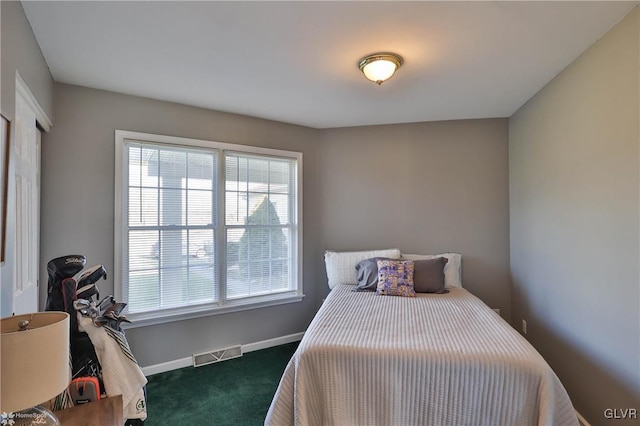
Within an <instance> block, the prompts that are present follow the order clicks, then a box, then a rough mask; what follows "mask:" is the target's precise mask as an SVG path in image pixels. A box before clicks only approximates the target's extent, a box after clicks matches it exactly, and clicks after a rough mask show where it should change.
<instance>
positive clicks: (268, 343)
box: [242, 331, 304, 353]
mask: <svg viewBox="0 0 640 426" xmlns="http://www.w3.org/2000/svg"><path fill="white" fill-rule="evenodd" d="M302 336H304V331H303V332H300V333H295V334H289V335H286V336H281V337H276V338H273V339H268V340H262V341H260V342H255V343H248V344H246V345H242V353H245V352H253V351H259V350H260V349H267V348H271V347H274V346H280V345H286V344H287V343H293V342H299V341H300V340H302Z"/></svg>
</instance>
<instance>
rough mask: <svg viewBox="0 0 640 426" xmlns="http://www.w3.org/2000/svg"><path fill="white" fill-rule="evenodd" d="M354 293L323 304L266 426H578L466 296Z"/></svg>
mask: <svg viewBox="0 0 640 426" xmlns="http://www.w3.org/2000/svg"><path fill="white" fill-rule="evenodd" d="M352 290H353V286H352V285H337V286H335V287H334V288H333V289H332V291H331V292H330V293H329V295H328V296H327V298H326V300H325V302H324V303H323V305H322V307H321V308H320V310H319V311H318V313H317V314H316V316H315V318H314V319H313V320H312V322H311V324H310V325H309V328H308V329H307V331H306V333H305V335H304V338H303V339H302V341H301V342H300V345H299V347H298V349H297V351H296V352H295V354H294V355H293V357H292V359H291V360H290V362H289V363H288V365H287V367H286V369H285V371H284V374H283V376H282V379H281V381H280V384H279V386H278V389H277V391H276V394H275V396H274V398H273V401H272V404H271V406H270V408H269V411H268V413H267V417H266V419H265V424H266V425H278V426H279V425H294V424H295V425H372V426H373V425H385V426H387V425H456V426H458V425H488V426H499V425H505V426H507V425H508V426H516V425H562V426H573V425H578V421H577V417H576V414H575V411H574V409H573V406H572V404H571V401H570V399H569V397H568V395H567V393H566V391H565V389H564V387H563V386H562V384H561V383H560V381H559V379H558V378H557V376H556V375H555V373H554V372H553V371H552V370H551V368H550V367H549V365H548V364H547V363H546V362H545V361H544V359H543V358H542V357H541V356H540V354H539V353H538V352H537V351H536V350H535V349H534V348H533V347H532V346H531V345H530V344H529V343H528V342H527V341H526V340H525V339H524V338H523V337H522V336H520V335H519V333H518V332H516V331H515V330H514V329H513V328H511V327H510V326H509V325H508V324H507V323H506V322H505V321H504V320H502V319H501V318H500V317H499V315H498V314H497V313H495V312H494V311H493V310H491V309H490V308H489V307H488V306H487V305H485V304H484V303H483V302H482V301H480V300H479V299H478V298H477V297H475V296H474V295H472V294H471V293H470V292H468V291H467V290H465V289H463V288H450V289H449V290H450V291H449V293H447V294H418V295H417V297H393V296H379V295H376V293H374V292H353V291H352Z"/></svg>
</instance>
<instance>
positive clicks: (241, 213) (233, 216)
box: [225, 191, 247, 225]
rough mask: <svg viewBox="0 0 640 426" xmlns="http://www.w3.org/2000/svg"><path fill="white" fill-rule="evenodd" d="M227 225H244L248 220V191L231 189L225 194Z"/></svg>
mask: <svg viewBox="0 0 640 426" xmlns="http://www.w3.org/2000/svg"><path fill="white" fill-rule="evenodd" d="M225 215H226V223H227V225H244V224H245V223H246V220H247V194H246V192H236V191H229V192H227V193H226V194H225Z"/></svg>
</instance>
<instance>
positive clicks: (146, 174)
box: [126, 142, 219, 313]
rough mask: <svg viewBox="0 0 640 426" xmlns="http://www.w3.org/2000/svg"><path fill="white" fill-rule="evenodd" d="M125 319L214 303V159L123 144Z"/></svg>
mask: <svg viewBox="0 0 640 426" xmlns="http://www.w3.org/2000/svg"><path fill="white" fill-rule="evenodd" d="M126 153H127V158H128V161H127V165H128V171H129V173H128V175H129V179H128V185H127V186H128V215H127V219H128V232H127V234H128V235H127V238H128V241H127V247H128V251H127V260H128V262H127V264H128V303H129V312H132V313H135V312H144V311H149V310H155V309H162V308H167V307H173V306H183V305H190V304H194V303H203V302H213V301H217V300H218V297H219V294H218V291H217V290H218V286H217V285H216V276H217V272H216V271H217V268H218V264H217V261H216V260H217V257H216V256H215V253H214V247H215V242H216V241H215V240H216V232H215V228H216V225H217V216H216V214H217V208H216V202H217V195H216V192H217V182H216V180H217V176H218V170H217V169H218V158H217V153H216V152H211V151H205V150H197V149H185V148H171V147H164V146H160V145H153V144H141V143H139V142H128V143H126Z"/></svg>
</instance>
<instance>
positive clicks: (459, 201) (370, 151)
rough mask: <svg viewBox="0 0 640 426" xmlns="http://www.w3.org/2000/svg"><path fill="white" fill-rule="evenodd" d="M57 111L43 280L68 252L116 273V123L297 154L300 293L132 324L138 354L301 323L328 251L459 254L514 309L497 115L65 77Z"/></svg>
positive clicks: (48, 152) (143, 357)
mask: <svg viewBox="0 0 640 426" xmlns="http://www.w3.org/2000/svg"><path fill="white" fill-rule="evenodd" d="M55 109H56V126H55V127H54V128H53V129H52V131H51V132H50V133H49V134H47V135H45V137H44V139H43V148H42V158H43V162H42V233H41V241H42V245H41V256H42V260H43V261H42V262H41V274H40V277H41V280H46V269H45V264H46V261H48V260H49V259H52V258H54V257H57V256H61V255H64V254H69V253H80V254H84V255H86V256H87V258H88V263H90V264H95V263H104V265H105V266H106V268H107V269H108V270H109V271H112V270H113V234H114V232H113V215H114V212H113V196H114V188H113V185H114V130H115V129H123V130H132V131H140V132H148V133H158V134H166V135H174V136H181V137H189V138H198V139H209V140H216V141H221V142H230V143H240V144H255V145H258V146H266V147H272V148H280V149H288V150H296V151H301V152H303V154H304V188H303V191H304V293H305V294H306V298H305V300H304V301H303V302H302V303H299V304H289V305H281V306H276V307H270V308H263V309H256V310H251V311H245V312H238V313H232V314H224V315H215V316H211V317H207V318H200V319H193V320H186V321H180V322H174V323H169V324H161V325H156V326H149V327H143V328H134V329H130V330H129V331H128V332H127V334H128V337H129V340H130V343H131V346H132V348H133V350H134V352H135V353H136V355H137V357H138V358H139V361H140V363H141V364H142V365H151V364H156V363H160V362H166V361H170V360H174V359H178V358H182V357H186V356H190V355H191V354H192V353H194V352H199V351H204V350H207V349H213V348H219V347H225V346H229V345H233V344H245V343H251V342H255V341H259V340H264V339H269V338H273V337H278V336H282V335H286V334H290V333H295V332H300V331H304V330H305V329H306V326H307V325H308V323H309V321H310V319H311V318H312V316H313V315H314V314H315V312H316V310H317V308H318V306H319V304H320V300H321V298H322V297H323V296H324V295H325V294H326V293H327V292H328V287H327V285H326V275H325V272H324V264H323V257H322V253H323V251H324V250H326V249H336V250H346V249H371V248H377V247H391V246H394V247H396V246H397V247H400V248H401V249H403V250H404V251H406V252H417V253H436V252H442V251H457V252H460V253H462V254H463V256H464V258H463V270H464V278H463V280H464V285H465V286H466V287H467V288H468V289H469V290H471V291H472V292H474V293H475V294H477V295H478V296H480V297H481V298H482V299H483V300H485V301H486V302H487V303H488V304H489V305H491V306H493V307H497V308H500V309H501V310H502V312H503V315H504V316H505V317H506V318H508V317H509V309H510V306H509V300H510V295H509V274H508V264H509V249H508V238H509V237H508V223H509V221H508V176H507V171H508V168H507V161H508V154H507V146H508V142H507V134H508V132H507V120H506V119H490V120H469V121H452V122H438V123H419V124H402V125H391V126H374V127H361V128H351V129H334V130H316V129H309V128H305V127H300V126H293V125H289V124H283V123H276V122H271V121H266V120H260V119H255V118H250V117H244V116H239V115H234V114H226V113H221V112H215V111H210V110H205V109H200V108H194V107H188V106H184V105H178V104H173V103H168V102H161V101H155V100H150V99H144V98H139V97H134V96H128V95H121V94H116V93H112V92H106V91H101V90H95V89H87V88H82V87H78V86H71V85H66V84H55ZM385 167H386V168H387V169H386V170H383V168H385ZM381 191H386V192H387V193H388V194H390V195H389V196H387V197H386V198H385V200H386V201H385V203H380V202H378V201H377V200H376V197H378V196H379V193H380V192H381ZM112 279H113V276H112V275H110V276H109V280H107V281H105V282H102V283H101V284H100V287H101V292H102V293H103V294H108V293H110V292H111V291H112V290H113V281H112ZM44 290H45V288H44V286H43V288H41V293H42V294H43V296H44Z"/></svg>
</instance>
